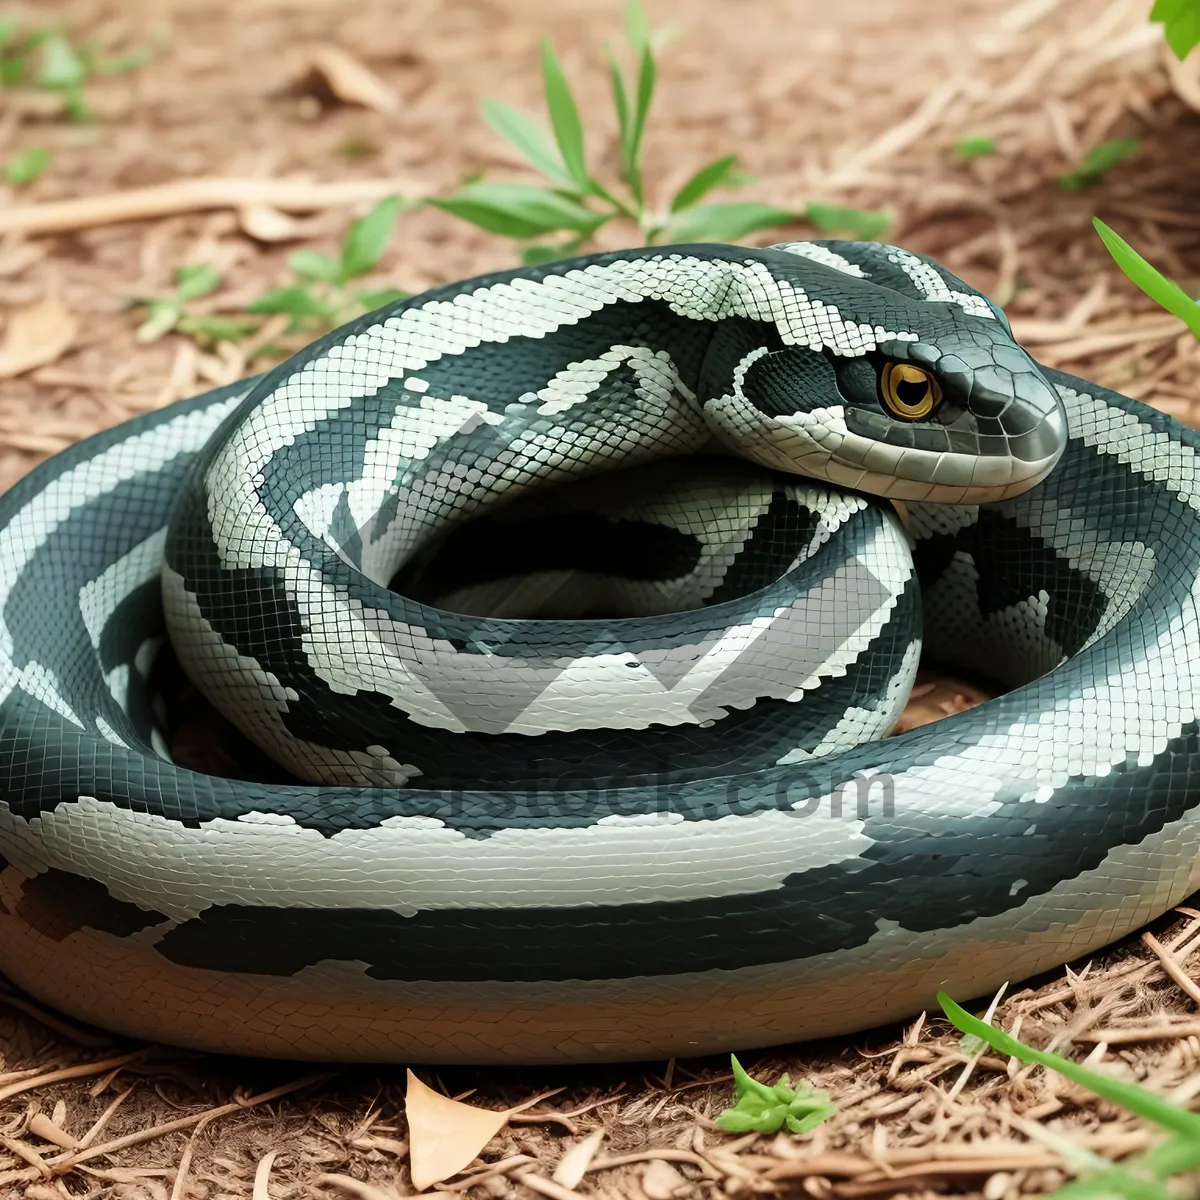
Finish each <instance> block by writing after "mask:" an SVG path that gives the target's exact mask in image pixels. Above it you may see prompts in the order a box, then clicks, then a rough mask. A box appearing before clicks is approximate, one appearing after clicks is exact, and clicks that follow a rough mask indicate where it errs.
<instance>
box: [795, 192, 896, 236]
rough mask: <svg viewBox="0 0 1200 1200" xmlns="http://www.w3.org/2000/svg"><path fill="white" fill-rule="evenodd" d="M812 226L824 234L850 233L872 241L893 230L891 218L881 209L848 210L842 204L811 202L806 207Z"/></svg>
mask: <svg viewBox="0 0 1200 1200" xmlns="http://www.w3.org/2000/svg"><path fill="white" fill-rule="evenodd" d="M804 216H805V217H806V218H807V220H808V222H809V224H810V225H812V226H813V227H814V228H815V229H818V230H820V232H822V233H843V234H845V233H848V234H850V236H851V237H854V238H860V239H862V240H864V241H872V240H874V239H876V238H880V237H882V236H883V235H884V234H885V233H887V231H888V229H889V228H891V224H892V218H891V216H890V215H889V214H888V213H886V212H883V211H882V210H881V209H871V208H846V207H844V206H843V205H841V204H821V203H820V202H818V201H816V200H810V201H809V202H808V203H807V204H806V205H805V207H804Z"/></svg>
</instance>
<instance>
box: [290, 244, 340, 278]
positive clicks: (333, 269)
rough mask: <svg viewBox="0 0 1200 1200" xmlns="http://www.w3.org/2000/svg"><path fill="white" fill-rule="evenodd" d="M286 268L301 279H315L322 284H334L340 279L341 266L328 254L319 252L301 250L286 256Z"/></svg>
mask: <svg viewBox="0 0 1200 1200" xmlns="http://www.w3.org/2000/svg"><path fill="white" fill-rule="evenodd" d="M287 262H288V266H289V267H291V268H292V270H293V271H295V272H296V274H297V275H299V276H300V277H301V279H316V280H319V281H320V282H322V283H336V282H337V281H338V280H339V279H340V278H341V270H342V269H341V266H340V265H339V264H338V263H337V262H335V261H334V260H333V259H332V258H330V257H329V255H328V254H322V253H321V252H320V251H319V250H310V249H307V248H306V249H303V250H297V251H296V252H295V253H294V254H289V255H288V260H287Z"/></svg>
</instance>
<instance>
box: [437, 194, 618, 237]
mask: <svg viewBox="0 0 1200 1200" xmlns="http://www.w3.org/2000/svg"><path fill="white" fill-rule="evenodd" d="M429 203H430V204H432V205H433V206H434V207H435V208H440V209H442V210H443V211H444V212H448V213H450V214H451V215H452V216H455V217H459V218H461V219H462V220H464V221H470V222H471V224H472V225H478V226H479V227H480V228H481V229H486V230H488V232H489V233H498V234H500V235H501V236H503V237H513V238H534V237H541V236H542V234H545V233H553V232H555V231H557V230H561V229H567V230H571V231H572V232H575V233H580V234H584V235H587V234H590V233H593V232H594V231H595V230H596V229H597V228H598V227H599V226H600V225H602V224H603V223H604V222H605V221H607V220H608V219H609V218H610V217H611V216H612V214H611V213H597V212H593V211H592V210H591V209H590V208H585V207H584V206H583V205H582V204H580V203H579V202H578V201H577V200H573V199H572V198H571V197H569V196H564V195H562V194H561V193H559V192H556V191H553V190H552V189H550V188H543V187H535V186H532V185H530V184H524V183H487V182H483V183H472V184H468V185H467V186H466V187H464V188H461V189H460V190H459V191H458V192H457V193H456V194H455V195H453V196H446V197H443V198H442V199H437V200H430V201H429Z"/></svg>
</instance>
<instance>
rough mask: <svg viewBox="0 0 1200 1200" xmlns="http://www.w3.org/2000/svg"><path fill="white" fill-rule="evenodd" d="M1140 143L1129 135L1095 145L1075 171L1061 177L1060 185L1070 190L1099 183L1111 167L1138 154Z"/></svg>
mask: <svg viewBox="0 0 1200 1200" xmlns="http://www.w3.org/2000/svg"><path fill="white" fill-rule="evenodd" d="M1140 145H1141V143H1140V142H1139V141H1138V140H1137V138H1128V137H1127V138H1114V139H1113V140H1112V141H1110V142H1101V143H1100V144H1099V145H1098V146H1093V147H1092V148H1091V149H1090V150H1089V151H1088V152H1087V157H1086V158H1084V160H1083V162H1081V163H1080V164H1079V166H1078V167H1076V168H1075V170H1074V171H1068V172H1067V174H1065V175H1062V176H1060V177H1059V180H1058V182H1059V186H1060V187H1063V188H1065V189H1066V190H1067V191H1069V192H1077V191H1079V190H1080V189H1081V188H1086V187H1091V185H1092V184H1094V183H1098V182H1099V181H1100V180H1101V179H1102V178H1103V177H1104V173H1105V172H1106V171H1108V170H1109V169H1110V168H1112V167H1115V166H1116V165H1117V164H1118V163H1122V162H1124V161H1125V160H1126V159H1127V158H1131V157H1132V156H1133V155H1134V154H1136V153H1137V151H1138V148H1139V146H1140Z"/></svg>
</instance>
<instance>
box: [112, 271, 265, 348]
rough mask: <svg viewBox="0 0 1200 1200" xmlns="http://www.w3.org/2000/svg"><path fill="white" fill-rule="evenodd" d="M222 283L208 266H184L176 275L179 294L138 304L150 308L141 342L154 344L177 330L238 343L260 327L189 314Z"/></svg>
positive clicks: (208, 339) (205, 339)
mask: <svg viewBox="0 0 1200 1200" xmlns="http://www.w3.org/2000/svg"><path fill="white" fill-rule="evenodd" d="M220 284H221V276H220V275H219V274H218V273H217V271H216V270H215V269H214V268H212V267H210V266H206V265H204V264H194V265H192V266H184V267H180V268H179V269H178V270H177V271H176V272H175V291H174V292H173V293H172V294H171V295H170V296H166V297H151V298H147V299H141V300H137V301H135V303H138V304H142V305H144V306H145V308H146V314H147V315H146V319H145V320H144V321H143V322H142V323H141V325H139V326H138V329H137V339H138V341H139V342H153V341H157V339H158V338H160V337H162V336H163V335H164V334H167V333H170V332H172V331H173V330H174V331H176V332H178V333H183V334H187V335H188V336H189V337H194V338H196V339H197V340H199V341H201V342H207V343H214V342H236V341H237V340H238V339H239V338H243V337H245V336H246V335H247V334H248V333H251V332H253V330H254V329H255V328H256V327H257V322H254V321H245V320H240V319H238V318H236V317H223V316H219V315H217V314H215V313H203V314H196V313H189V312H188V311H187V304H188V302H189V301H192V300H199V299H200V297H201V296H207V295H209V294H210V293H211V292H214V291H216V289H217V288H218V287H219V286H220Z"/></svg>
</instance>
